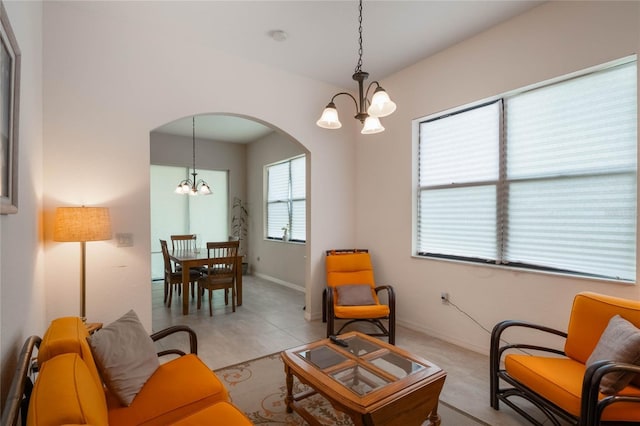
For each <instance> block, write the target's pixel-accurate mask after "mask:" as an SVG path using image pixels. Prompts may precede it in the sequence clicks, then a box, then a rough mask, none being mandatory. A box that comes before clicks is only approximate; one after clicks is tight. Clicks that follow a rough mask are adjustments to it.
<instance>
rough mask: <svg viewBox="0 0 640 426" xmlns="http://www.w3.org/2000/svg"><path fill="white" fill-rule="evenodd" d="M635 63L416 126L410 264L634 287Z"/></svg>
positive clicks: (635, 178)
mask: <svg viewBox="0 0 640 426" xmlns="http://www.w3.org/2000/svg"><path fill="white" fill-rule="evenodd" d="M636 81H637V80H636V62H635V61H634V62H630V63H627V64H624V65H620V66H617V67H613V68H609V69H605V70H602V71H598V72H595V73H591V74H588V75H585V76H581V77H577V78H572V79H570V80H566V81H563V82H560V83H556V84H553V85H548V86H544V87H541V88H538V89H534V90H530V91H527V92H524V93H520V94H517V95H513V96H509V97H505V98H504V99H501V100H499V101H496V102H494V103H491V104H488V105H482V106H480V107H476V108H473V109H469V110H464V111H460V112H458V113H455V114H451V115H448V116H444V117H439V118H436V119H433V120H428V121H424V122H422V123H420V126H419V131H420V139H419V153H418V155H419V172H418V173H419V185H420V187H419V191H418V193H419V202H418V209H419V211H418V223H417V248H418V250H417V251H418V254H422V255H427V256H443V257H451V258H461V259H466V260H481V261H485V262H494V263H506V264H511V265H514V266H522V267H528V268H535V269H546V270H556V271H565V272H572V273H579V274H586V275H592V276H601V277H609V278H616V279H621V280H631V281H634V280H635V268H636V266H635V258H636V254H635V253H636V226H635V224H636V182H637V173H636V170H637V166H636V145H637V123H636V122H637V112H636V110H637V100H636V97H637V95H636V94H637V89H636Z"/></svg>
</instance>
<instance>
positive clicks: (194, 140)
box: [191, 115, 196, 173]
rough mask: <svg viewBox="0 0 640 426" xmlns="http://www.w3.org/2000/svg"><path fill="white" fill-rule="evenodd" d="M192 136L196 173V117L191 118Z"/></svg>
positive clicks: (194, 169)
mask: <svg viewBox="0 0 640 426" xmlns="http://www.w3.org/2000/svg"><path fill="white" fill-rule="evenodd" d="M191 134H192V136H193V149H192V151H193V172H194V173H195V172H196V117H195V115H194V116H193V117H192V118H191Z"/></svg>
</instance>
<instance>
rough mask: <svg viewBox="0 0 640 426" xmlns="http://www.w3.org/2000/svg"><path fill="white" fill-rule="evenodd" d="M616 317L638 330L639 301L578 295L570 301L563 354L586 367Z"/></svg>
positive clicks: (587, 293)
mask: <svg viewBox="0 0 640 426" xmlns="http://www.w3.org/2000/svg"><path fill="white" fill-rule="evenodd" d="M615 315H620V316H621V317H622V318H624V319H626V320H627V321H629V322H630V323H632V324H633V325H635V326H636V327H638V328H640V301H637V300H629V299H622V298H619V297H613V296H607V295H603V294H598V293H593V292H582V293H578V294H577V295H576V297H575V298H574V300H573V307H572V308H571V317H570V319H569V327H568V329H567V340H566V342H565V348H564V351H565V353H566V354H567V356H569V357H570V358H573V359H575V360H576V361H580V362H581V363H586V362H587V359H589V356H590V355H591V353H592V352H593V349H594V348H595V347H596V345H597V344H598V341H599V340H600V336H601V335H602V332H603V331H604V330H605V328H607V325H608V324H609V320H610V319H611V318H612V317H614V316H615Z"/></svg>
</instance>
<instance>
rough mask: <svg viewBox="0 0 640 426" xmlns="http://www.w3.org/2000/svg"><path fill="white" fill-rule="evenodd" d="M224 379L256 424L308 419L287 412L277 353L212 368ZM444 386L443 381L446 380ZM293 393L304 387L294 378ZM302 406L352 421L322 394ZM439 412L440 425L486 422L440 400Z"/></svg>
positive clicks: (324, 417) (334, 421)
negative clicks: (334, 407)
mask: <svg viewBox="0 0 640 426" xmlns="http://www.w3.org/2000/svg"><path fill="white" fill-rule="evenodd" d="M215 373H216V375H217V376H218V377H219V378H220V379H221V380H222V381H223V382H224V383H225V385H226V387H227V389H228V390H229V394H230V396H231V400H232V401H233V403H234V404H235V405H236V406H237V407H238V408H239V409H240V410H242V411H243V412H244V413H245V414H246V415H247V416H248V417H249V418H250V419H251V421H252V422H253V423H254V424H256V425H266V426H270V425H290V426H298V425H300V426H302V425H306V424H307V423H306V422H305V421H304V420H303V419H302V417H300V416H299V415H298V414H296V413H287V412H286V404H285V402H284V398H285V396H286V394H287V387H286V384H285V373H284V364H283V363H282V360H281V359H280V354H277V353H276V354H272V355H268V356H265V357H262V358H258V359H254V360H251V361H246V362H243V363H240V364H236V365H232V366H230V367H225V368H221V369H219V370H216V371H215ZM445 386H446V384H445ZM293 387H294V389H293V391H294V394H295V393H298V392H302V391H304V390H306V389H307V387H306V385H303V384H301V383H300V382H298V380H295V379H294V383H293ZM302 404H303V405H304V406H305V408H306V409H307V410H308V411H309V412H311V414H312V415H313V416H314V417H315V418H316V419H318V421H319V422H320V423H322V424H323V425H337V426H347V425H353V422H352V421H351V418H350V417H348V416H347V415H345V414H344V413H342V412H340V411H336V410H334V409H333V407H332V406H331V404H330V403H329V401H327V400H326V399H325V398H324V397H322V396H321V395H318V394H316V395H314V396H312V397H310V398H307V399H305V400H304V401H302ZM438 413H439V414H440V417H441V419H442V425H443V426H448V425H451V426H477V425H485V424H486V423H484V422H482V421H480V420H477V419H475V418H474V417H472V416H470V415H468V414H466V413H464V412H463V411H461V410H459V409H457V408H455V407H452V406H450V405H448V404H445V403H444V402H442V401H440V404H439V406H438ZM425 424H428V423H425Z"/></svg>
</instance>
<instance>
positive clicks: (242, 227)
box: [231, 197, 249, 256]
mask: <svg viewBox="0 0 640 426" xmlns="http://www.w3.org/2000/svg"><path fill="white" fill-rule="evenodd" d="M231 210H232V212H233V216H232V217H231V236H232V237H233V238H234V239H236V240H238V241H240V250H239V251H240V255H242V256H247V247H246V245H247V234H248V226H249V211H248V210H247V203H245V202H244V201H242V200H241V199H240V198H238V197H234V198H233V204H232V206H231Z"/></svg>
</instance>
